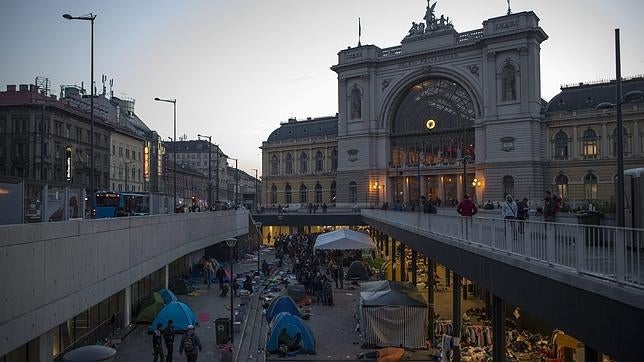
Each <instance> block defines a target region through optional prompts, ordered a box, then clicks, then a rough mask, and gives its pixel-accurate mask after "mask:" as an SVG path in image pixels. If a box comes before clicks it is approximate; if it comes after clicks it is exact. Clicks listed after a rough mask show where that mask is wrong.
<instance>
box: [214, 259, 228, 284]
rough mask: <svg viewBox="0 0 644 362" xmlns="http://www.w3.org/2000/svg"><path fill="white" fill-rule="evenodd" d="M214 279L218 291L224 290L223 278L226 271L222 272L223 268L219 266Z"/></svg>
mask: <svg viewBox="0 0 644 362" xmlns="http://www.w3.org/2000/svg"><path fill="white" fill-rule="evenodd" d="M215 277H217V281H218V282H219V290H222V289H224V278H225V277H226V271H225V270H224V267H223V266H221V265H220V266H219V268H217V272H216V273H215Z"/></svg>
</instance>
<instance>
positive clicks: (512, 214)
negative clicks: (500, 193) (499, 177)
mask: <svg viewBox="0 0 644 362" xmlns="http://www.w3.org/2000/svg"><path fill="white" fill-rule="evenodd" d="M517 212H518V207H517V203H516V202H515V201H514V200H513V199H512V195H507V196H506V197H505V202H503V203H501V215H503V218H504V219H510V220H513V219H516V218H517Z"/></svg>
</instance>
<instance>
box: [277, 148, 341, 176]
mask: <svg viewBox="0 0 644 362" xmlns="http://www.w3.org/2000/svg"><path fill="white" fill-rule="evenodd" d="M279 161H280V160H279V158H278V157H277V155H273V157H271V175H277V174H279ZM313 162H314V166H313V167H314V172H324V171H325V170H324V154H323V153H322V151H317V152H316V153H315V157H314V158H313ZM293 164H294V158H293V155H292V154H291V153H287V154H286V156H285V157H284V173H285V174H287V175H290V174H293ZM298 166H299V173H300V174H305V173H308V172H309V156H308V154H307V153H306V152H304V151H303V152H301V153H300V155H299V157H298ZM337 168H338V150H335V149H334V150H333V152H332V153H331V170H332V171H335V170H337Z"/></svg>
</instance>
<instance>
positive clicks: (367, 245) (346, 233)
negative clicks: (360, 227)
mask: <svg viewBox="0 0 644 362" xmlns="http://www.w3.org/2000/svg"><path fill="white" fill-rule="evenodd" d="M313 248H314V249H317V250H365V249H375V248H376V244H375V243H374V242H373V239H371V237H370V236H369V235H367V234H365V233H361V232H358V231H353V230H346V229H341V230H336V231H331V232H329V233H324V234H320V235H318V237H317V239H316V240H315V245H314V246H313Z"/></svg>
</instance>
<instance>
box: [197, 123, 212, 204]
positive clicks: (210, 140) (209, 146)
mask: <svg viewBox="0 0 644 362" xmlns="http://www.w3.org/2000/svg"><path fill="white" fill-rule="evenodd" d="M197 137H198V138H199V139H201V138H207V139H208V207H209V208H210V209H211V210H212V166H211V162H212V136H202V135H200V134H198V135H197Z"/></svg>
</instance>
